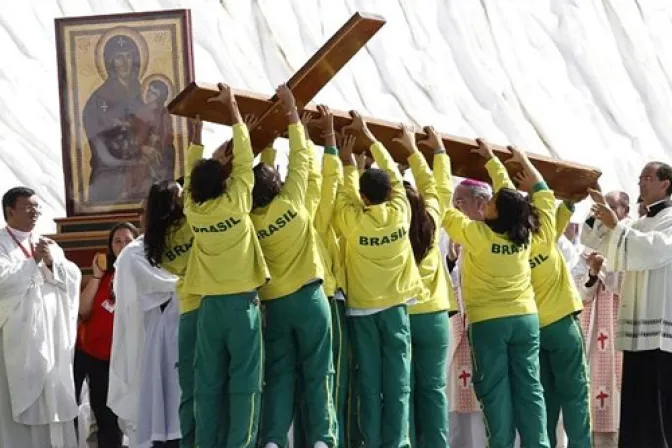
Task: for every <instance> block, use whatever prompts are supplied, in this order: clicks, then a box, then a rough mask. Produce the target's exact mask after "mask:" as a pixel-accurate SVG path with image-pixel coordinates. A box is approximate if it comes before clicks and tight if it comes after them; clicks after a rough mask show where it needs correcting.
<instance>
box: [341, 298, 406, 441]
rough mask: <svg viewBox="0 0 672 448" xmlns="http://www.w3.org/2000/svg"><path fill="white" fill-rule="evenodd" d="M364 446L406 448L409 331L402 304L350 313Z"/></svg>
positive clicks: (404, 307) (404, 308)
mask: <svg viewBox="0 0 672 448" xmlns="http://www.w3.org/2000/svg"><path fill="white" fill-rule="evenodd" d="M350 325H351V326H350V329H351V336H352V338H351V340H352V348H353V350H354V353H355V358H356V360H357V361H356V362H357V365H358V367H359V369H358V371H357V382H358V385H357V389H358V392H359V401H360V407H359V409H358V412H359V422H360V429H361V431H362V436H363V437H364V442H365V446H367V447H383V446H384V447H386V448H408V447H410V439H409V427H408V426H409V395H410V390H411V384H410V383H411V381H410V378H411V334H410V324H409V319H408V310H407V309H406V306H404V305H400V306H396V307H394V308H389V309H386V310H384V311H381V312H378V313H376V314H371V315H368V316H351V317H350Z"/></svg>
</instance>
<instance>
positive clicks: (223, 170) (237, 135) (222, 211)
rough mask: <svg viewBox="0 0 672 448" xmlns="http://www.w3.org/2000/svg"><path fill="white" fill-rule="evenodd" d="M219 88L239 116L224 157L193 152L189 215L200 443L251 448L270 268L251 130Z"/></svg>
mask: <svg viewBox="0 0 672 448" xmlns="http://www.w3.org/2000/svg"><path fill="white" fill-rule="evenodd" d="M218 87H219V94H218V95H217V96H214V97H213V98H210V99H209V100H208V102H210V103H214V104H215V105H219V107H222V109H223V113H225V114H228V116H230V117H231V118H232V120H233V122H234V124H233V144H232V145H228V144H227V145H225V146H222V148H223V149H222V151H220V152H223V155H222V156H223V157H222V158H219V157H216V155H215V157H214V158H213V159H201V158H202V156H203V149H204V148H203V146H202V145H201V144H200V142H194V144H192V145H191V146H190V148H189V151H188V153H187V169H186V172H185V179H184V189H185V191H186V193H185V194H184V196H183V198H184V214H185V216H186V217H187V221H188V222H189V225H190V226H191V228H192V230H193V231H194V243H193V246H192V248H191V254H190V255H189V263H188V264H187V271H186V275H185V278H184V286H183V287H182V290H183V292H184V293H185V294H193V295H196V296H202V297H203V298H202V301H201V308H200V311H199V313H198V323H197V325H198V332H197V335H196V354H195V359H194V366H195V369H194V370H195V374H194V375H195V382H194V405H195V418H196V438H197V440H198V446H199V447H201V448H213V447H219V446H230V447H234V446H235V447H236V448H251V447H252V446H254V445H255V441H256V438H257V431H258V423H259V409H260V405H261V389H262V381H263V369H262V360H263V347H262V335H261V313H260V310H259V298H258V295H257V289H258V288H259V287H261V286H262V285H265V284H266V283H267V282H268V280H269V279H270V273H269V271H268V268H267V266H266V262H265V260H264V255H263V253H262V252H261V246H260V245H259V240H258V239H257V235H256V232H255V229H254V225H253V224H252V220H251V219H250V212H251V210H252V190H253V186H254V182H255V176H254V174H253V172H252V167H253V163H254V154H253V152H252V144H251V141H250V135H249V131H248V128H247V126H246V125H245V123H244V121H243V117H242V116H241V114H240V110H239V109H238V104H237V102H236V98H235V95H234V93H233V91H232V89H231V87H229V86H227V85H225V84H221V83H220V84H219V86H218ZM228 148H231V154H230V157H229V154H228ZM218 151H219V150H218ZM229 162H230V166H231V168H230V171H229V169H228V168H227V165H228V164H229Z"/></svg>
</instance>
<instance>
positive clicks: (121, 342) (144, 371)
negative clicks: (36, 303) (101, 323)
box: [107, 236, 181, 448]
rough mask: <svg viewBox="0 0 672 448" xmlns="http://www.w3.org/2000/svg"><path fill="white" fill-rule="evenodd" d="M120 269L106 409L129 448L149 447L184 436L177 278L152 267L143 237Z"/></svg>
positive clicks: (120, 261)
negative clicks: (117, 421)
mask: <svg viewBox="0 0 672 448" xmlns="http://www.w3.org/2000/svg"><path fill="white" fill-rule="evenodd" d="M115 267H116V275H115V277H114V285H113V287H114V294H115V296H116V297H117V302H116V309H115V313H114V333H113V339H112V353H111V358H110V385H109V390H108V396H107V405H108V407H109V408H110V409H112V411H113V412H114V413H115V414H116V415H117V416H118V417H119V423H120V426H121V428H122V430H123V431H124V433H125V434H126V435H127V436H128V438H129V441H130V446H131V447H136V448H149V447H151V446H152V442H164V441H168V440H176V439H179V438H180V437H181V435H180V422H179V400H180V386H179V382H178V374H177V329H178V324H179V319H180V314H179V309H178V303H177V296H176V294H175V285H176V283H177V277H175V276H174V275H172V274H170V273H168V272H167V271H165V270H163V269H161V268H158V267H153V266H151V265H150V264H149V262H148V261H147V259H146V258H145V252H144V238H143V236H141V237H139V238H137V239H136V240H135V241H133V242H132V243H131V244H129V245H128V246H126V248H124V250H123V251H122V252H121V253H120V254H119V258H118V259H117V262H116V265H115Z"/></svg>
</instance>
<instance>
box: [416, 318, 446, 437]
mask: <svg viewBox="0 0 672 448" xmlns="http://www.w3.org/2000/svg"><path fill="white" fill-rule="evenodd" d="M410 321H411V352H412V353H413V356H412V358H411V408H410V414H411V415H410V424H411V431H410V433H411V445H412V446H413V447H418V448H425V447H426V448H434V447H439V446H440V447H446V446H448V398H447V397H446V372H447V370H446V368H447V364H448V342H449V341H448V338H449V335H450V320H449V318H448V312H447V311H439V312H436V313H427V314H411V316H410Z"/></svg>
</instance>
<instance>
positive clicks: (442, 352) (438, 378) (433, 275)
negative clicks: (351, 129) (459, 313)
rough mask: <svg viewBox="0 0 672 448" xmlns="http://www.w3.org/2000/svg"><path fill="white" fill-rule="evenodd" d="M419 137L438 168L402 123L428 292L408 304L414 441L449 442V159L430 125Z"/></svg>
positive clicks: (416, 240) (414, 238)
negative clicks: (444, 225) (445, 252)
mask: <svg viewBox="0 0 672 448" xmlns="http://www.w3.org/2000/svg"><path fill="white" fill-rule="evenodd" d="M425 131H426V132H427V138H426V139H424V140H421V141H420V142H418V145H421V146H425V147H427V148H429V149H431V150H432V152H433V154H434V155H433V160H434V163H433V165H434V173H433V174H432V171H431V170H430V169H429V166H428V165H427V161H426V160H425V157H424V156H423V155H422V153H420V151H419V150H418V145H416V143H415V133H414V131H413V130H412V129H411V128H409V127H408V126H405V125H402V137H401V138H399V139H397V141H399V143H401V145H402V147H403V148H404V149H405V150H406V151H405V154H404V156H405V157H406V160H407V161H408V165H409V166H410V168H411V172H412V173H413V178H414V179H415V182H416V185H417V189H416V188H415V187H413V186H412V185H411V184H410V183H408V182H405V183H404V186H405V188H406V197H407V198H408V202H409V204H410V206H411V226H410V229H409V231H408V236H409V238H410V240H411V247H412V248H413V254H414V257H415V263H416V264H417V265H418V270H419V271H420V276H421V277H422V281H423V284H424V286H425V292H424V293H423V294H422V296H421V297H419V298H418V299H419V300H418V303H417V304H414V305H411V306H409V308H408V312H409V314H410V323H411V352H412V353H413V356H412V357H411V400H410V427H411V431H410V433H411V446H414V447H419V448H425V447H427V448H430V447H438V446H448V400H447V398H446V370H447V364H448V345H449V334H450V320H449V316H448V310H449V309H450V307H451V302H453V303H455V293H454V291H453V285H452V281H451V280H450V277H449V276H448V274H447V272H446V270H445V269H444V267H443V260H442V256H441V250H440V249H439V233H440V231H441V222H442V221H443V216H444V214H445V211H446V207H447V206H448V204H449V202H450V200H451V195H452V193H451V190H452V189H451V185H450V181H451V179H450V177H451V176H450V159H449V157H448V155H447V154H446V150H445V148H444V146H443V142H442V141H441V139H440V137H439V136H438V134H437V133H436V131H435V130H434V129H433V128H431V127H427V128H425Z"/></svg>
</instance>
